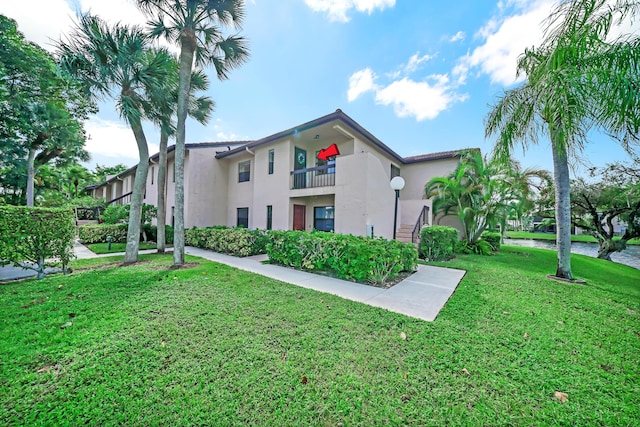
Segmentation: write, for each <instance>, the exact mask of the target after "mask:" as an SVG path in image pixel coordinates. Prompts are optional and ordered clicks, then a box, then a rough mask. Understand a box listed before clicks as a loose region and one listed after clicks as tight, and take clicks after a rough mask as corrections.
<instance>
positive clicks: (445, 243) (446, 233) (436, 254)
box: [418, 225, 458, 261]
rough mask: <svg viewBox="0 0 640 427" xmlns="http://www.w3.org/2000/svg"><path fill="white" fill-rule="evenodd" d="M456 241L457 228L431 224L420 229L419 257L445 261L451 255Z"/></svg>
mask: <svg viewBox="0 0 640 427" xmlns="http://www.w3.org/2000/svg"><path fill="white" fill-rule="evenodd" d="M457 243H458V230H456V229H455V228H453V227H445V226H441V225H432V226H430V227H423V228H422V230H420V246H419V249H418V250H419V254H420V258H422V259H426V260H427V261H446V260H448V259H451V258H452V257H453V253H454V252H455V250H456V245H457Z"/></svg>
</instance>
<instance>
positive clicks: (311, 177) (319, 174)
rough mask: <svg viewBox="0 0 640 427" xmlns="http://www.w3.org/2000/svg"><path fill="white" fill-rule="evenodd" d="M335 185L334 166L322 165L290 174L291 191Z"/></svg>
mask: <svg viewBox="0 0 640 427" xmlns="http://www.w3.org/2000/svg"><path fill="white" fill-rule="evenodd" d="M335 185H336V165H335V164H330V165H323V166H316V167H313V168H307V169H299V170H295V171H292V172H291V189H292V190H299V189H302V188H318V187H333V186H335Z"/></svg>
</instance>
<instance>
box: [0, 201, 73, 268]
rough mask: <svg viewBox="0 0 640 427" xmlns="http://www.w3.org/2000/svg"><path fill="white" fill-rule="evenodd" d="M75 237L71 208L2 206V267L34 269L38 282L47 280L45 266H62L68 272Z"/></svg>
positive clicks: (0, 245)
mask: <svg viewBox="0 0 640 427" xmlns="http://www.w3.org/2000/svg"><path fill="white" fill-rule="evenodd" d="M74 236H75V216H74V213H73V210H71V209H52V208H33V207H26V206H0V265H7V264H13V265H15V266H23V267H26V268H29V269H32V270H35V271H37V272H38V278H39V279H40V278H43V277H45V267H46V266H54V265H60V264H61V265H62V270H63V271H64V272H66V271H67V265H68V264H69V261H70V260H71V258H72V257H73V238H74ZM45 260H47V261H45ZM24 261H27V262H29V263H33V264H34V265H33V266H31V264H22V263H23V262H24Z"/></svg>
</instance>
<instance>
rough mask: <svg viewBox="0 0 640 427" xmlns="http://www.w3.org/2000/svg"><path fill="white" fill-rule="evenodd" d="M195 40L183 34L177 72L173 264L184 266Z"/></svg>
mask: <svg viewBox="0 0 640 427" xmlns="http://www.w3.org/2000/svg"><path fill="white" fill-rule="evenodd" d="M195 46H196V44H195V40H193V39H192V37H190V35H189V34H183V35H182V37H181V46H180V68H179V71H178V75H179V84H178V111H177V116H178V123H177V133H176V151H175V160H174V166H173V167H174V168H175V172H176V184H175V185H176V196H175V210H174V215H175V228H174V230H173V264H174V265H176V266H181V265H184V155H185V147H184V145H185V138H186V130H185V122H186V120H187V113H188V105H187V98H188V96H189V87H190V86H191V70H192V67H193V54H194V51H195Z"/></svg>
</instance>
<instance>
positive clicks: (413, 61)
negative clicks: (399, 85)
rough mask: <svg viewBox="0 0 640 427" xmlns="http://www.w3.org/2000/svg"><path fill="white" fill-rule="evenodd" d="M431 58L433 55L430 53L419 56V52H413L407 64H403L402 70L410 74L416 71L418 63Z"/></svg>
mask: <svg viewBox="0 0 640 427" xmlns="http://www.w3.org/2000/svg"><path fill="white" fill-rule="evenodd" d="M431 58H433V56H431V55H423V56H420V52H416V53H414V54H413V55H411V58H409V61H408V62H407V65H405V66H404V72H405V73H407V74H410V73H413V72H415V71H417V70H418V68H419V67H420V64H422V63H423V62H425V61H428V60H430V59H431Z"/></svg>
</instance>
